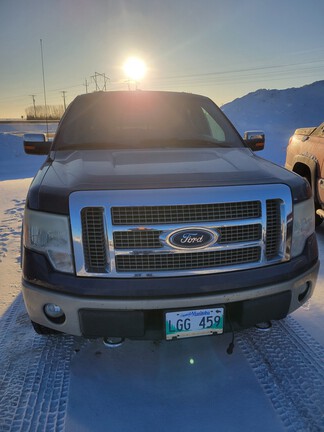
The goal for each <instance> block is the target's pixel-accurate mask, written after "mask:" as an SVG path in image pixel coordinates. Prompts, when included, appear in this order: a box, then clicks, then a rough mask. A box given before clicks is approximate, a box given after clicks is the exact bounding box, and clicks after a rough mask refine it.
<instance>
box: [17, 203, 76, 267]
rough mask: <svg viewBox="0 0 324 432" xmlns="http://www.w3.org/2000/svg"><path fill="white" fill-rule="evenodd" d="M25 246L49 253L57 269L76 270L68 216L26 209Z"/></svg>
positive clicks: (50, 259)
mask: <svg viewBox="0 0 324 432" xmlns="http://www.w3.org/2000/svg"><path fill="white" fill-rule="evenodd" d="M24 246H25V247H26V248H28V249H32V250H34V251H37V252H40V253H43V254H45V255H47V257H48V259H49V261H50V262H51V263H52V265H53V267H54V268H55V269H56V270H59V271H61V272H65V273H73V272H74V268H73V261H72V248H71V240H70V228H69V219H68V217H67V216H61V215H54V214H49V213H43V212H37V211H33V210H28V209H25V214H24Z"/></svg>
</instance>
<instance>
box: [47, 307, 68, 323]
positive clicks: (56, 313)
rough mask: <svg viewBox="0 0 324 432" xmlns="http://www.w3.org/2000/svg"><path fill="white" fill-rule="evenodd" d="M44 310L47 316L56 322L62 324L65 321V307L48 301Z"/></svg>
mask: <svg viewBox="0 0 324 432" xmlns="http://www.w3.org/2000/svg"><path fill="white" fill-rule="evenodd" d="M44 312H45V315H46V316H47V318H48V319H49V320H50V321H52V322H54V323H56V324H61V323H63V322H64V321H65V313H64V312H63V309H62V308H61V307H60V306H58V305H56V304H54V303H47V304H46V305H45V306H44Z"/></svg>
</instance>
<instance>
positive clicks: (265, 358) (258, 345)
mask: <svg viewBox="0 0 324 432" xmlns="http://www.w3.org/2000/svg"><path fill="white" fill-rule="evenodd" d="M237 341H238V345H239V346H240V348H241V350H242V351H243V353H244V355H245V357H246V358H247V360H248V362H249V363H250V365H251V368H252V370H253V371H254V373H255V375H256V376H257V378H258V380H259V382H260V384H261V385H262V387H263V389H264V391H265V393H266V394H267V395H268V397H269V398H270V400H271V402H272V404H273V406H274V408H275V410H276V411H277V413H278V415H279V416H280V418H281V420H282V422H283V424H284V426H285V428H286V429H287V431H289V432H290V431H291V432H296V431H300V432H320V431H323V430H324V348H323V347H322V346H321V345H320V344H318V343H317V342H316V341H315V340H314V339H313V338H312V337H311V336H310V335H309V334H308V333H307V332H306V331H305V330H304V329H303V328H302V327H301V326H300V325H299V324H298V322H297V321H295V320H294V319H293V318H292V317H288V318H286V319H285V320H282V321H279V322H273V326H272V328H271V330H270V331H269V332H262V331H260V330H257V329H255V328H252V329H249V330H246V331H244V332H242V333H239V334H238V335H237Z"/></svg>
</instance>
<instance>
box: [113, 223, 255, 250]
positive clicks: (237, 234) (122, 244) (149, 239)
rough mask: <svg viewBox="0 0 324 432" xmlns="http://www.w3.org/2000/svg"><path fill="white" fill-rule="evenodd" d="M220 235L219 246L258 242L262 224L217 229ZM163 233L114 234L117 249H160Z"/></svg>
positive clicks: (119, 232)
mask: <svg viewBox="0 0 324 432" xmlns="http://www.w3.org/2000/svg"><path fill="white" fill-rule="evenodd" d="M215 230H216V231H217V232H218V233H219V239H218V241H217V243H218V244H225V243H239V242H248V241H258V240H260V239H261V234H262V226H261V225H260V224H253V225H238V226H229V227H222V228H215ZM161 234H162V231H158V230H157V231H155V230H154V231H153V230H143V231H116V232H114V246H115V249H158V248H162V247H163V245H162V243H161V241H160V239H159V237H160V235H161Z"/></svg>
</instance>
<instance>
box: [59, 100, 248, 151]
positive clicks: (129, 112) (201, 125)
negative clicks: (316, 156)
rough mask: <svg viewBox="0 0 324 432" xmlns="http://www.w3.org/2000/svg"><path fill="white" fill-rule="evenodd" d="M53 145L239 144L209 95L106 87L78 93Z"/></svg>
mask: <svg viewBox="0 0 324 432" xmlns="http://www.w3.org/2000/svg"><path fill="white" fill-rule="evenodd" d="M54 146H55V149H56V150H60V149H62V150H63V149H71V148H72V149H73V148H75V149H82V148H134V147H136V148H147V147H149V148H151V147H153V148H154V147H204V146H216V147H217V146H218V147H224V146H226V147H242V146H243V144H242V142H241V140H240V138H239V136H238V134H237V133H236V131H235V130H234V128H233V127H232V126H231V124H230V123H229V122H228V121H227V120H226V118H225V116H224V115H223V113H222V112H221V111H220V110H219V108H218V107H217V106H216V105H215V104H214V103H213V102H212V101H211V100H210V99H208V98H205V97H200V96H195V95H190V94H181V93H167V92H165V93H163V92H142V91H133V92H131V91H129V92H107V93H93V94H89V95H84V96H81V97H79V98H77V99H76V100H75V101H74V102H73V103H72V104H71V106H70V108H69V109H68V111H67V113H66V115H65V116H64V119H63V121H62V123H61V126H60V127H59V130H58V133H57V138H56V140H55V144H54Z"/></svg>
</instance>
